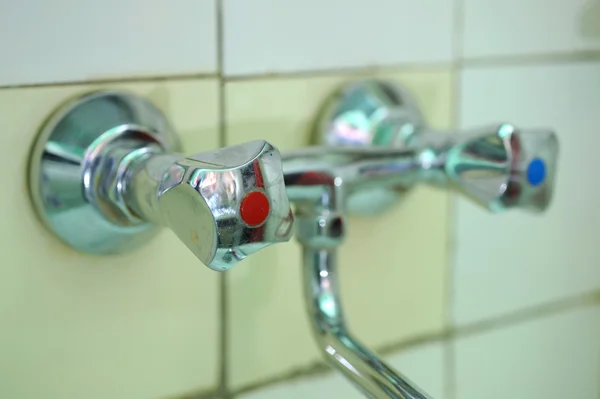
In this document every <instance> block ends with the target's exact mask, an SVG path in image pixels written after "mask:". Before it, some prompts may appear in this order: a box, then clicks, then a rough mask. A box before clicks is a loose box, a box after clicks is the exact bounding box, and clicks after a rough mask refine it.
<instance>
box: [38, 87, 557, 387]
mask: <svg viewBox="0 0 600 399" xmlns="http://www.w3.org/2000/svg"><path fill="white" fill-rule="evenodd" d="M313 139H314V140H313V141H314V144H317V145H316V146H313V147H308V148H305V149H301V150H298V151H293V152H289V153H285V154H283V155H280V154H279V152H278V151H277V150H276V149H275V147H273V146H272V145H271V144H269V143H267V142H265V141H254V142H249V143H245V144H241V145H236V146H230V147H225V148H222V149H218V150H214V151H208V152H204V153H200V154H196V155H192V156H186V155H181V154H180V153H179V150H180V144H179V140H178V137H177V135H176V134H175V132H174V131H173V129H172V127H171V126H170V125H169V123H168V121H167V119H166V118H165V116H164V115H163V114H162V113H161V112H160V111H159V110H158V109H157V108H156V107H155V106H154V105H152V104H151V103H150V102H148V101H146V100H144V99H142V98H140V97H137V96H134V95H132V94H128V93H118V92H104V91H101V92H96V93H90V94H87V95H85V96H83V97H81V98H77V99H75V100H73V101H70V102H69V103H67V104H66V105H64V106H63V107H61V108H60V109H58V110H57V111H56V112H55V113H54V114H53V115H52V116H51V117H50V118H49V119H48V121H46V123H45V125H44V127H43V129H42V131H41V132H40V134H39V136H38V139H37V141H36V144H35V146H34V148H33V151H32V156H31V160H30V168H29V184H30V191H31V197H32V200H33V203H34V206H35V209H36V211H37V213H38V214H39V216H40V218H41V219H42V221H43V222H44V223H45V225H46V226H47V227H48V228H49V229H50V230H51V231H53V232H54V233H55V234H56V235H58V236H59V237H60V238H61V239H62V240H63V241H64V242H65V243H67V244H68V245H70V246H71V247H73V248H75V249H77V250H80V251H83V252H87V253H96V254H106V253H119V252H123V251H127V250H130V249H132V248H135V247H137V246H139V245H141V244H144V243H147V242H148V240H149V239H150V238H151V237H152V236H153V235H154V234H155V233H156V231H157V227H158V226H166V227H169V228H170V229H172V230H173V232H174V233H175V234H176V235H177V236H178V237H179V239H180V240H181V241H182V242H183V243H184V244H185V245H186V246H187V247H188V248H189V249H190V250H191V251H192V252H193V253H194V254H195V255H196V256H197V257H198V258H199V259H200V260H201V261H202V262H203V263H204V264H206V265H207V266H208V267H210V268H211V269H213V270H217V271H223V270H227V269H229V268H231V267H232V266H233V265H235V264H236V263H237V262H239V261H241V260H243V259H244V258H245V257H246V256H248V255H250V254H252V253H254V252H256V251H258V250H260V249H261V248H264V247H265V246H268V245H270V244H275V243H281V242H286V241H288V240H289V239H290V238H291V235H292V234H293V232H294V231H293V229H292V227H293V225H294V220H295V226H296V229H295V231H296V235H297V238H298V240H299V242H300V243H301V244H302V246H303V257H304V265H303V273H304V287H305V293H306V301H307V308H308V313H309V316H310V320H311V322H312V327H313V331H314V334H315V337H316V340H317V343H318V345H319V347H320V349H321V350H322V352H323V354H324V356H325V358H326V359H327V361H328V362H329V363H330V364H331V365H333V366H334V367H335V368H337V369H338V370H340V371H341V372H342V373H344V375H346V376H347V377H348V378H349V380H350V381H352V382H353V383H354V384H355V385H356V386H357V388H359V389H360V390H361V391H362V392H363V393H364V394H365V395H366V396H368V397H371V398H377V399H380V398H394V399H425V398H427V396H426V395H425V394H424V393H422V392H421V391H419V390H418V388H416V387H415V386H414V385H413V384H412V383H411V382H409V380H408V379H406V378H405V377H404V376H402V375H401V374H400V373H398V372H396V371H395V370H393V369H392V368H391V367H389V366H387V365H386V364H385V363H384V362H383V361H382V360H381V359H379V357H378V356H377V355H376V354H375V353H374V352H372V351H370V350H369V349H368V348H366V347H365V346H364V345H362V344H361V343H360V342H359V341H358V340H357V339H356V338H355V337H353V336H352V334H351V333H350V332H349V331H348V328H347V327H346V322H345V319H344V314H343V310H342V306H341V301H340V298H339V286H338V282H337V270H336V269H337V264H336V253H337V247H338V246H339V245H340V244H341V243H342V242H343V239H344V233H345V229H346V216H347V215H348V214H349V213H360V214H375V213H379V212H383V211H385V209H386V208H387V207H388V206H390V205H391V204H393V203H394V202H396V201H397V200H398V199H399V198H400V197H401V196H402V195H404V194H405V193H406V191H407V190H409V189H410V188H411V187H412V186H414V185H415V184H417V183H428V184H432V185H435V186H438V187H442V188H448V189H453V190H455V191H458V192H460V193H462V194H465V195H466V196H468V197H470V198H472V199H473V200H474V201H476V202H477V203H479V204H481V205H483V206H485V207H487V208H488V209H490V210H492V211H501V210H505V209H508V208H512V207H520V208H525V209H529V210H533V211H537V212H540V211H543V210H545V209H546V208H547V207H548V205H549V204H550V201H551V197H552V190H553V183H554V175H555V164H556V158H557V152H558V142H557V139H556V136H555V135H554V133H553V132H551V131H547V130H521V129H518V128H516V127H515V126H513V125H511V124H508V123H501V124H498V125H495V126H491V127H487V128H482V129H479V130H476V131H472V132H467V133H460V134H459V133H452V132H436V131H433V130H431V129H429V128H428V127H427V125H426V124H425V122H424V120H423V118H422V117H421V115H420V113H419V110H418V108H417V106H416V104H415V103H414V102H413V101H412V100H411V98H410V96H409V95H408V94H407V93H406V92H405V91H403V90H402V89H401V88H398V87H396V86H394V85H392V84H389V83H386V82H381V81H376V80H370V81H362V82H358V83H354V84H350V85H348V86H345V87H343V88H342V89H341V90H339V91H338V92H336V93H335V95H334V96H332V97H331V98H330V99H329V100H328V102H327V104H326V106H325V107H324V109H323V112H322V113H321V115H320V116H319V118H318V123H317V124H316V129H315V131H314V137H313ZM290 201H291V202H294V203H295V205H296V212H295V218H294V215H292V211H291V208H290ZM373 267H376V265H373Z"/></svg>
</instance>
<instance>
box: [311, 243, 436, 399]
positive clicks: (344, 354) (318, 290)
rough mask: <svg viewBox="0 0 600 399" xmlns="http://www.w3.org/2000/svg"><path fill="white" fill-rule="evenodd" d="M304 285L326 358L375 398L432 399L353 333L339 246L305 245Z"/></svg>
mask: <svg viewBox="0 0 600 399" xmlns="http://www.w3.org/2000/svg"><path fill="white" fill-rule="evenodd" d="M303 259H304V265H303V275H304V289H305V295H306V300H307V301H306V302H307V304H308V312H309V318H310V321H311V323H312V328H313V330H314V331H313V332H314V336H315V338H316V340H317V344H318V346H319V348H320V349H321V350H322V351H323V352H324V356H325V358H326V361H327V362H328V363H329V364H330V365H331V366H333V367H334V368H336V369H337V370H339V371H340V372H342V374H344V376H345V377H346V378H348V379H349V380H350V381H351V382H352V383H353V384H354V385H355V386H356V387H357V388H358V389H359V390H360V391H361V392H363V393H364V394H365V395H366V396H367V397H369V398H372V399H384V398H393V399H430V397H429V396H427V395H426V394H425V393H423V392H421V391H420V390H419V389H418V388H416V387H415V385H414V384H413V383H412V382H410V381H409V380H408V379H407V378H406V377H404V376H402V375H401V374H400V373H398V372H396V371H395V370H393V369H392V368H391V367H390V366H388V365H386V364H385V363H384V362H383V361H382V360H381V359H379V357H378V356H377V355H376V354H375V353H373V352H371V351H370V350H368V349H367V348H366V347H364V346H363V345H362V344H361V343H360V342H358V341H357V340H356V339H355V338H353V337H352V335H351V334H350V332H349V331H348V329H347V327H346V323H345V321H344V315H343V311H342V304H341V302H340V298H339V295H338V292H339V290H338V282H337V271H336V250H335V249H314V248H310V247H307V246H305V247H304V253H303Z"/></svg>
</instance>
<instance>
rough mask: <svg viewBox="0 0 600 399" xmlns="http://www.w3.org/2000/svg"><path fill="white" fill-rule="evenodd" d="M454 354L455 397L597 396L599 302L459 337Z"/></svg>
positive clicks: (599, 388)
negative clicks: (596, 304)
mask: <svg viewBox="0 0 600 399" xmlns="http://www.w3.org/2000/svg"><path fill="white" fill-rule="evenodd" d="M455 359H456V360H455V361H456V370H455V373H456V397H457V398H460V399H481V398H485V399H506V398H511V399H546V398H589V399H591V398H598V397H599V395H600V378H599V377H600V307H599V306H595V307H587V308H580V309H578V310H572V311H570V312H567V313H563V314H558V315H552V316H549V317H545V318H543V319H539V320H531V321H528V322H525V323H523V324H520V325H516V326H510V327H506V328H502V329H498V330H493V331H490V332H486V333H482V334H479V335H475V336H470V337H465V338H461V339H459V340H458V341H457V342H456V344H455Z"/></svg>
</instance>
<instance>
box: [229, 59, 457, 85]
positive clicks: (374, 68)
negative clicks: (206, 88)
mask: <svg viewBox="0 0 600 399" xmlns="http://www.w3.org/2000/svg"><path fill="white" fill-rule="evenodd" d="M451 65H452V62H451V61H444V62H430V63H405V64H390V65H363V66H360V67H340V68H331V69H327V68H324V69H310V70H303V71H286V72H266V73H257V74H252V73H251V74H245V75H234V76H225V77H224V79H225V80H226V81H227V82H239V81H247V80H266V79H269V80H272V79H293V78H310V77H318V76H323V75H332V74H336V75H367V74H373V73H381V72H389V71H396V70H398V69H402V70H403V71H423V70H432V69H433V70H438V69H447V68H448V67H449V66H451Z"/></svg>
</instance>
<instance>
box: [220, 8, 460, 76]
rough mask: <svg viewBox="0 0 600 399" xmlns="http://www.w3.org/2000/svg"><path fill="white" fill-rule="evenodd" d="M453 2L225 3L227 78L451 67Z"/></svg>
mask: <svg viewBox="0 0 600 399" xmlns="http://www.w3.org/2000/svg"><path fill="white" fill-rule="evenodd" d="M452 5H453V2H452V0H419V1H413V0H369V1H367V0H355V1H352V2H350V3H349V2H347V1H343V0H286V1H280V0H224V20H225V27H224V29H225V30H224V57H225V65H224V67H225V72H226V74H228V75H239V74H255V73H266V72H287V71H301V70H312V69H326V68H340V67H355V66H365V65H379V64H393V63H405V62H407V63H415V62H428V61H447V60H450V59H451V53H452V51H451V50H452V20H453V19H452Z"/></svg>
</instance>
